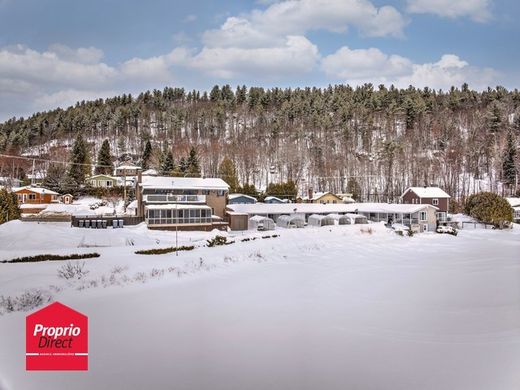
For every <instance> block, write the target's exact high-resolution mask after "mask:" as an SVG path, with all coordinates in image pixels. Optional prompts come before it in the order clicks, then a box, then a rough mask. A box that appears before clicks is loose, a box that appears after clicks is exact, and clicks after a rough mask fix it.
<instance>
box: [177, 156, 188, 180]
mask: <svg viewBox="0 0 520 390" xmlns="http://www.w3.org/2000/svg"><path fill="white" fill-rule="evenodd" d="M187 171H188V161H187V160H186V159H185V158H184V157H181V159H180V160H179V172H180V174H179V176H184V175H185V174H186V172H187Z"/></svg>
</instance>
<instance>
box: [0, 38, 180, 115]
mask: <svg viewBox="0 0 520 390" xmlns="http://www.w3.org/2000/svg"><path fill="white" fill-rule="evenodd" d="M180 52H182V51H181V50H174V51H173V52H172V53H173V54H175V55H176V56H178V53H180ZM172 53H170V54H169V55H164V56H157V57H151V58H146V59H141V58H133V59H130V60H128V61H125V62H124V63H122V64H120V65H119V66H110V65H107V64H105V63H103V62H101V59H102V57H103V52H102V51H101V50H99V49H97V48H94V47H89V48H77V49H72V48H69V47H67V46H64V45H59V44H55V45H52V46H50V47H49V48H48V49H47V50H46V51H42V52H39V51H37V50H33V49H30V48H28V47H26V46H23V45H14V46H9V47H4V48H0V107H1V108H0V118H1V119H5V118H6V117H10V116H13V115H20V114H27V113H30V112H32V111H36V110H43V109H49V108H53V107H56V106H62V107H63V106H64V105H69V104H73V103H75V102H76V101H77V100H84V99H94V98H98V97H107V96H110V95H114V94H117V93H118V91H119V93H120V92H121V91H127V90H128V89H129V86H130V87H131V89H133V90H134V89H136V88H137V89H138V88H143V89H144V88H153V87H161V86H163V85H165V84H168V83H170V82H171V81H172V79H173V75H172V72H171V66H172V64H173V61H172V58H171V55H172Z"/></svg>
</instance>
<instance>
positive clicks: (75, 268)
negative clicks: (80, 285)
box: [58, 261, 89, 280]
mask: <svg viewBox="0 0 520 390" xmlns="http://www.w3.org/2000/svg"><path fill="white" fill-rule="evenodd" d="M88 273H89V271H88V270H87V269H85V262H82V263H73V262H71V261H69V262H67V264H65V265H62V266H61V267H60V268H58V277H60V278H63V279H67V280H69V279H78V280H79V279H82V278H83V277H85V276H86V275H87V274H88Z"/></svg>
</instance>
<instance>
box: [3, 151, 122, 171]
mask: <svg viewBox="0 0 520 390" xmlns="http://www.w3.org/2000/svg"><path fill="white" fill-rule="evenodd" d="M0 157H6V158H14V159H18V160H27V161H39V162H48V163H56V164H63V165H79V166H86V167H101V168H113V167H111V166H110V165H101V164H93V163H91V164H84V163H75V162H70V161H58V160H50V159H45V158H39V157H25V156H13V155H9V154H1V153H0Z"/></svg>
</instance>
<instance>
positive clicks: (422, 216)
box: [419, 211, 426, 221]
mask: <svg viewBox="0 0 520 390" xmlns="http://www.w3.org/2000/svg"><path fill="white" fill-rule="evenodd" d="M419 219H420V220H421V221H426V211H421V212H420V213H419Z"/></svg>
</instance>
